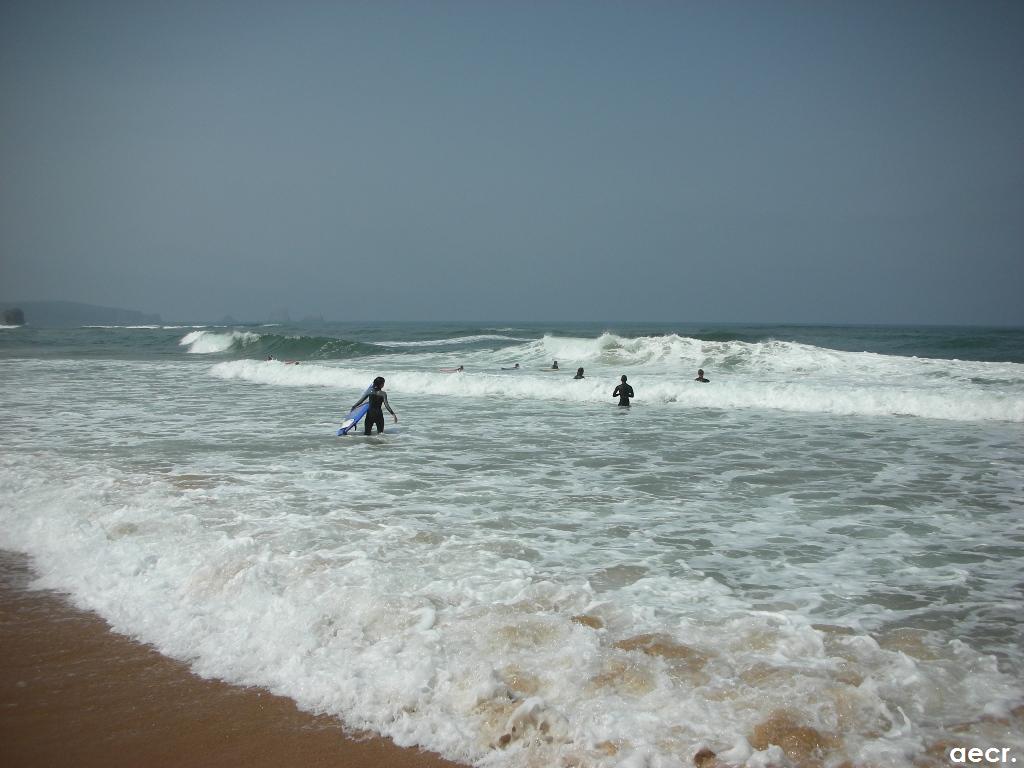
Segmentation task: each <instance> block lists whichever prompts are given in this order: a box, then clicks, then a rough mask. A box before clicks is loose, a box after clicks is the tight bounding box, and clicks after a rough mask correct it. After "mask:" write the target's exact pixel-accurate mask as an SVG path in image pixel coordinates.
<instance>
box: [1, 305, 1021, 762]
mask: <svg viewBox="0 0 1024 768" xmlns="http://www.w3.org/2000/svg"><path fill="white" fill-rule="evenodd" d="M632 330H633V331H634V332H635V333H636V334H637V335H629V334H627V333H622V334H621V335H620V334H618V333H603V332H602V331H603V329H600V328H598V329H585V328H584V329H581V328H580V327H576V326H572V327H569V326H567V327H564V328H561V329H559V328H553V329H552V328H544V329H538V328H536V327H532V326H525V325H524V326H515V325H500V324H494V325H492V326H479V327H477V326H474V327H462V326H455V327H452V326H420V325H417V326H399V325H393V326H389V327H386V328H381V329H373V330H367V329H359V328H329V329H324V328H316V329H301V328H298V329H281V328H238V329H220V328H207V329H202V328H200V329H195V328H168V329H164V328H147V329H142V328H140V329H77V330H73V331H50V332H47V331H40V330H34V331H32V333H33V334H35V337H36V338H35V340H33V338H32V337H31V336H29V335H26V336H25V337H24V338H21V339H14V338H11V337H8V338H5V337H4V336H0V354H3V355H4V357H5V358H6V359H4V361H3V363H2V365H0V387H2V392H3V402H2V404H3V409H4V417H5V419H4V420H5V442H4V449H3V452H2V453H0V513H2V515H3V522H4V525H3V526H2V528H3V531H2V533H0V545H2V546H5V547H8V548H13V549H18V550H20V551H24V552H27V553H29V554H31V555H32V556H33V558H34V562H35V565H36V567H37V569H38V571H39V573H40V574H41V583H43V584H45V585H47V586H54V587H58V588H61V589H64V590H67V591H69V592H70V593H71V594H72V596H73V597H74V599H75V600H76V601H77V602H79V603H80V604H81V605H83V606H86V607H89V608H91V609H93V610H96V611H98V612H99V613H100V614H101V615H103V616H104V617H105V618H107V619H108V620H109V621H111V622H112V624H113V625H114V626H115V628H116V629H118V630H119V631H122V632H125V633H127V634H130V635H132V636H135V637H139V638H141V639H143V640H145V641H147V642H151V643H153V644H155V645H156V646H157V647H158V648H160V649H161V650H162V651H163V652H164V653H167V654H169V655H171V656H174V657H177V658H182V659H186V660H188V661H189V662H190V663H191V664H192V665H193V667H194V668H195V669H196V670H197V671H199V672H200V673H202V674H207V675H213V676H218V677H221V678H224V679H227V680H230V681H233V682H240V683H254V684H260V685H264V686H267V687H269V688H271V689H272V690H274V691H275V692H279V693H283V694H285V695H288V696H291V697H292V698H294V699H295V700H296V701H298V702H299V703H300V705H302V706H304V707H306V708H308V709H311V710H315V711H325V712H329V713H332V714H336V715H338V716H340V717H342V718H344V719H345V720H346V722H348V723H349V724H351V725H353V726H356V727H369V728H372V729H375V730H377V731H379V732H382V733H385V734H388V735H391V736H393V737H395V738H396V739H397V740H398V741H399V742H400V743H419V744H422V745H424V746H427V747H429V748H431V749H434V750H437V751H440V752H442V753H443V754H445V755H447V756H449V757H452V758H455V759H460V760H463V761H466V762H476V763H479V764H485V765H509V766H519V765H531V764H537V765H555V764H558V762H559V761H561V760H570V759H572V760H576V761H577V763H578V764H580V765H595V766H598V765H601V766H603V765H651V766H662V765H665V766H667V765H678V764H688V763H689V762H691V761H692V756H693V755H694V754H695V753H696V751H697V750H698V749H700V748H701V747H708V748H710V749H712V750H714V751H716V752H718V753H719V754H720V755H724V756H725V757H726V759H728V760H730V761H731V763H732V764H736V765H743V764H748V765H757V764H764V763H765V761H768V762H771V760H773V759H776V760H777V759H779V758H778V747H769V746H768V744H767V743H764V744H762V743H760V741H759V735H758V734H761V735H763V734H764V733H765V732H766V729H767V731H770V730H771V728H773V727H777V726H778V724H779V723H783V724H784V725H786V726H787V727H789V728H790V730H791V731H799V729H800V728H813V729H814V732H816V733H818V734H819V736H820V739H819V746H818V747H816V749H817V751H816V752H815V753H814V755H804V756H803V757H802V758H801V757H800V755H794V754H791V755H790V759H792V760H795V761H796V762H798V763H799V762H800V761H801V760H803V761H804V762H805V763H806V764H810V763H808V762H807V761H808V760H812V759H814V760H824V761H825V764H828V765H831V764H837V763H838V762H840V761H841V760H844V759H845V760H850V761H852V762H853V763H854V764H855V765H872V766H884V765H890V766H903V765H907V764H909V763H911V762H912V761H913V760H915V759H918V760H924V759H926V756H927V754H928V753H927V750H928V749H929V747H930V746H931V745H934V744H936V743H938V742H940V741H942V740H947V741H948V740H951V739H953V740H959V741H961V742H963V743H964V744H968V745H974V744H980V745H984V746H989V745H990V744H989V741H991V740H992V739H997V740H998V743H996V744H995V746H1007V747H1011V748H1012V749H1013V750H1015V751H1016V754H1018V755H1020V756H1021V757H1022V758H1024V736H1022V734H1021V729H1020V721H1019V715H1018V719H1015V717H1014V716H1013V715H1012V714H1011V711H1012V710H1013V708H1014V707H1016V706H1019V705H1020V704H1021V702H1022V690H1021V684H1020V683H1021V672H1022V670H1024V654H1022V634H1024V633H1022V622H1021V616H1022V611H1021V608H1022V598H1024V590H1022V586H1024V579H1022V577H1021V576H1020V574H1021V572H1022V566H1024V523H1022V518H1021V515H1020V511H1021V508H1022V502H1024V472H1022V469H1024V440H1022V439H1021V438H1022V423H1024V364H1021V362H1020V358H1019V357H1015V355H1016V354H1017V353H1016V352H1013V351H1012V350H1013V349H1015V347H1014V345H1013V344H1012V343H1010V342H1008V341H1007V338H1006V333H1005V332H1002V331H1000V332H993V334H992V335H994V336H998V339H997V340H996V341H993V342H992V343H991V344H987V345H986V342H985V339H984V338H983V337H984V336H985V334H984V333H982V332H980V331H972V332H971V333H967V332H965V331H964V330H963V329H959V330H955V331H948V332H945V336H943V333H944V332H942V331H938V330H935V329H923V330H921V331H920V333H919V334H918V336H922V335H923V336H924V337H926V341H925V342H921V343H919V346H918V347H917V348H914V349H911V350H910V351H911V352H913V353H915V354H916V356H914V355H907V354H903V353H906V352H907V351H908V350H907V349H905V345H906V344H907V343H909V342H908V341H907V339H908V338H912V337H914V334H912V333H910V332H909V331H907V330H906V329H902V330H900V331H891V330H890V331H887V330H884V329H876V330H872V329H851V330H849V332H848V333H847V335H846V336H845V337H844V336H843V332H842V329H797V330H798V331H799V332H798V333H790V336H791V337H792V338H787V337H786V332H787V331H786V329H782V328H769V329H760V330H758V329H744V330H743V332H742V333H739V332H737V331H736V329H727V331H714V330H712V331H711V332H706V333H704V335H705V336H709V337H714V338H711V339H710V340H709V339H707V338H699V337H698V336H688V335H685V333H677V332H675V330H674V329H670V328H643V329H632ZM755 331H756V333H755ZM21 332H22V330H19V329H15V330H14V331H13V333H21ZM3 333H5V334H9V333H12V331H4V332H3ZM757 333H759V334H760V337H758V336H757ZM47 334H49V336H47ZM60 334H63V335H62V336H61V335H60ZM104 334H106V335H104ZM332 334H333V335H332ZM729 334H731V336H730V337H729V338H725V337H726V336H729ZM744 334H746V335H745V336H744ZM801 334H802V335H801ZM815 334H817V336H818V337H822V338H825V337H827V338H842V339H844V341H845V346H846V347H853V348H856V347H858V346H860V347H862V349H864V350H866V351H848V350H844V349H842V348H841V347H843V345H842V344H836V345H834V347H832V348H826V347H822V346H815V345H813V344H809V343H808V341H809V340H813V339H812V337H813V336H814V335H815ZM136 336H138V339H137V340H136ZM736 337H740V338H736ZM964 338H966V339H969V340H970V344H969V345H967V347H966V349H968V350H969V349H970V348H971V345H974V348H977V349H988V350H991V349H993V348H998V349H999V350H1002V351H1001V353H1000V355H999V356H1000V357H1001V358H1003V359H999V360H995V361H984V360H973V361H967V360H953V359H945V358H942V357H939V356H935V357H929V356H927V355H925V354H921V353H926V352H930V351H932V350H934V349H948V348H950V346H951V345H953V342H955V341H956V340H957V339H964ZM1016 338H1017V339H1018V340H1019V339H1020V334H1019V333H1018V336H1017V337H1016ZM979 339H980V341H979ZM865 344H866V346H865ZM33 345H35V346H33ZM901 345H903V346H901ZM896 347H899V349H896ZM33 348H38V349H39V350H41V351H40V352H39V353H38V354H32V349H33ZM69 349H71V350H77V352H75V353H74V354H72V353H70V352H67V351H66V350H69ZM957 349H958V350H960V351H963V349H964V348H963V347H961V348H957ZM61 350H64V351H61ZM83 350H85V351H83ZM112 350H114V351H112ZM268 350H269V351H268ZM299 351H302V352H304V353H305V356H303V357H302V359H301V362H300V364H299V365H286V364H285V363H283V362H279V361H276V360H275V361H269V362H268V361H266V360H263V359H262V358H264V357H266V355H267V354H274V355H275V356H281V357H285V356H286V357H293V356H294V357H296V358H298V357H299V355H298V354H297V352H299ZM896 351H899V352H901V354H889V353H891V352H896ZM254 358H255V359H254ZM553 359H558V360H559V363H560V368H561V370H560V371H559V372H551V371H547V370H543V369H544V368H545V367H547V366H550V364H551V360H553ZM513 362H519V363H520V365H521V366H522V369H521V370H519V371H502V370H500V369H501V368H502V367H507V366H511V365H512V363H513ZM458 364H463V365H465V367H466V371H465V372H464V373H462V374H444V373H441V372H440V371H439V369H440V368H442V367H449V366H453V365H458ZM579 366H584V367H585V369H586V378H585V379H583V380H582V381H574V380H572V373H573V371H575V369H576V368H577V367H579ZM698 366H700V367H703V368H704V369H705V370H706V371H707V374H708V376H709V377H710V378H711V379H712V381H711V383H710V384H707V385H702V384H698V383H695V382H693V381H692V378H693V375H694V373H695V371H696V368H697V367H698ZM622 373H627V374H628V375H629V381H630V383H631V384H632V385H633V386H634V388H635V390H636V393H637V397H636V399H635V401H634V402H635V404H634V406H633V407H632V408H631V409H624V408H618V407H616V406H615V405H614V403H615V400H614V399H612V397H611V389H612V387H613V386H614V385H615V383H616V381H617V379H618V377H619V375H620V374H622ZM378 374H381V375H385V376H386V377H387V378H388V383H387V391H388V392H389V393H390V397H391V402H392V405H393V407H394V408H395V410H396V411H397V412H398V414H399V418H400V422H399V424H398V425H392V423H391V419H390V417H389V418H388V419H387V429H386V433H385V435H384V436H380V437H378V436H372V437H369V438H367V437H363V436H361V435H354V434H353V435H350V436H348V437H345V438H338V437H335V436H334V430H335V429H336V427H337V424H338V423H339V422H340V421H341V419H342V418H343V417H344V415H345V412H346V410H347V406H348V405H351V404H352V403H353V402H355V401H356V399H358V397H359V395H360V394H361V392H362V390H363V388H365V386H366V385H367V384H368V383H369V381H370V379H372V378H373V376H374V375H378ZM766 724H767V725H766ZM986 740H988V741H986ZM773 750H775V751H773Z"/></svg>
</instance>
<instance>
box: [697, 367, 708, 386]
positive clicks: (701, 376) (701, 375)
mask: <svg viewBox="0 0 1024 768" xmlns="http://www.w3.org/2000/svg"><path fill="white" fill-rule="evenodd" d="M694 381H702V382H704V383H705V384H707V383H708V382H709V381H711V379H705V378H704V369H703V368H700V369H699V370H698V371H697V378H696V379H694Z"/></svg>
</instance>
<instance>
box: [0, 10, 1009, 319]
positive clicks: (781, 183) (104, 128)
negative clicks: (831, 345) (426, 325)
mask: <svg viewBox="0 0 1024 768" xmlns="http://www.w3.org/2000/svg"><path fill="white" fill-rule="evenodd" d="M0 299H8V300H11V299H17V300H45V299H66V300H75V301H84V302H90V303H97V304H107V305H114V306H122V307H128V308H133V309H140V310H144V311H149V312H159V313H161V314H162V315H163V316H164V318H165V319H215V318H219V317H221V316H222V315H224V314H227V313H230V314H232V315H234V316H235V317H237V318H251V319H264V318H266V317H267V316H268V315H269V314H270V312H271V311H273V310H275V309H278V310H279V309H282V308H288V309H289V310H290V312H291V315H292V316H293V317H294V318H298V317H301V316H303V315H306V314H323V315H324V316H325V317H326V318H328V319H373V318H387V319H399V320H401V319H497V318H503V319H581V320H584V319H589V320H629V319H636V320H679V321H687V320H691V321H743V322H751V321H766V322H774V321H795V322H879V323H887V322H893V323H944V322H945V323H999V324H1006V323H1009V324H1024V3H1021V2H1016V1H1014V2H987V1H985V0H978V1H969V0H962V1H960V2H942V1H941V0H927V1H926V2H891V1H889V0H886V2H868V1H865V0H849V2H828V0H808V1H807V2H781V1H780V2H765V1H763V0H757V1H756V2H730V1H718V0H716V1H715V2H711V1H709V2H603V1H601V0H594V1H593V2H557V1H554V2H552V1H545V2H525V1H523V0H515V1H512V0H509V1H508V2H425V1H417V2H408V3H397V2H395V3H393V2H365V3H364V2H340V1H339V2H284V0H281V1H280V2H260V1H258V0H250V1H249V2H215V1H214V2H210V1H206V0H204V1H201V2H185V1H178V2H149V1H148V0H128V1H127V2H89V1H88V0H76V1H75V2H57V1H47V0H27V1H20V0H13V1H12V0H3V1H2V2H0Z"/></svg>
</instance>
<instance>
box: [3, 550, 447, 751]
mask: <svg viewBox="0 0 1024 768" xmlns="http://www.w3.org/2000/svg"><path fill="white" fill-rule="evenodd" d="M30 578H31V575H30V572H29V570H28V564H27V561H26V559H25V558H24V557H21V556H19V555H15V554H12V553H9V552H0V654H2V662H0V744H2V745H3V746H2V749H0V754H2V756H3V764H4V765H5V766H6V767H7V768H20V767H21V766H43V765H45V766H54V767H55V768H61V767H62V766H69V767H70V766H75V767H76V768H91V767H93V766H95V767H96V768H99V767H100V766H103V767H104V768H116V767H117V766H126V767H127V766H132V768H135V767H136V766H141V765H147V766H176V767H177V768H193V767H194V768H199V767H200V766H204V767H205V766H210V768H213V767H214V766H218V767H219V768H228V767H230V766H247V767H249V768H261V767H264V766H265V767H266V768H270V767H271V766H274V767H275V768H277V767H278V766H290V765H295V766H300V765H301V766H318V767H323V768H333V767H335V766H345V767H346V768H356V766H359V767H360V768H362V767H365V768H377V767H379V768H459V766H457V765H456V764H455V763H451V762H448V761H446V760H443V759H441V758H440V757H438V756H437V755H434V754H432V753H426V752H420V751H417V750H414V749H403V748H401V747H398V746H396V745H395V744H393V743H392V742H390V741H388V740H386V739H381V738H360V737H359V735H358V734H351V733H348V732H346V731H345V730H344V729H343V728H342V727H341V725H340V723H338V721H337V720H335V719H333V718H329V717H318V716H314V715H309V714H306V713H304V712H300V711H299V710H298V709H297V708H296V707H295V704H294V703H293V702H292V701H291V700H290V699H286V698H282V697H280V696H274V695H272V694H270V693H268V692H266V691H261V690H259V689H255V688H238V687H235V686H232V685H228V684H226V683H223V682H220V681H216V680H203V679H202V678H199V677H196V676H195V675H193V674H192V673H191V672H189V670H188V668H187V667H186V666H185V665H184V664H181V663H179V662H176V661H172V660H171V659H168V658H165V657H163V656H161V655H160V654H159V653H157V652H156V651H154V650H152V649H151V648H148V647H146V646H143V645H140V644H138V643H136V642H133V641H132V640H129V639H127V638H125V637H122V636H120V635H116V634H114V633H112V632H110V631H109V629H108V627H107V625H106V623H105V622H104V621H103V620H101V619H100V618H99V617H97V616H95V615H93V614H91V613H88V612H85V611H80V610H78V609H76V608H74V607H72V606H71V605H69V604H68V603H67V602H66V601H65V600H64V598H63V597H61V596H60V595H58V594H56V593H53V592H42V591H30V590H27V589H26V588H25V587H26V585H27V583H28V582H29V580H30Z"/></svg>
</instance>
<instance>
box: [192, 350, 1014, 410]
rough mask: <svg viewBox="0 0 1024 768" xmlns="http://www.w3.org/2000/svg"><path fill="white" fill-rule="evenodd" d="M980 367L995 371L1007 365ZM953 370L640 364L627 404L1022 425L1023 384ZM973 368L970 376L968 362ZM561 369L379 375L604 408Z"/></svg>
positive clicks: (596, 387)
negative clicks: (725, 369)
mask: <svg viewBox="0 0 1024 768" xmlns="http://www.w3.org/2000/svg"><path fill="white" fill-rule="evenodd" d="M875 357H880V356H875ZM929 362H932V361H929ZM398 364H405V365H407V364H408V361H399V362H398ZM880 365H887V366H892V365H895V364H894V363H892V362H891V360H883V361H881V363H880ZM909 365H910V366H917V367H921V366H922V365H923V364H922V363H920V362H911V363H910V364H909ZM988 365H989V366H993V367H999V366H1002V367H1004V368H1005V367H1007V366H1011V365H1012V364H1008V363H1007V364H992V363H990V364H988ZM954 366H955V364H954V363H945V364H944V365H943V366H937V367H938V368H942V369H943V370H945V371H946V372H947V373H946V377H947V378H948V383H947V384H945V385H936V384H935V383H934V382H932V381H930V380H928V379H921V378H915V373H914V372H909V373H906V374H904V376H903V379H904V382H905V383H903V384H902V386H901V385H900V383H899V382H898V381H897V380H895V372H892V371H891V372H890V373H889V374H888V375H885V376H882V375H881V374H879V373H878V371H877V368H878V367H879V366H876V370H873V371H869V373H868V375H864V374H858V375H857V376H856V377H852V376H851V377H842V376H829V377H821V376H820V375H819V376H817V377H810V376H800V377H795V378H778V377H774V378H769V377H764V376H760V377H759V376H751V375H749V374H744V373H735V374H733V375H731V376H722V377H716V380H715V381H714V382H712V384H708V385H702V384H698V383H695V382H693V381H690V379H689V377H686V378H684V379H682V380H680V379H679V378H677V377H675V376H669V375H665V374H660V373H657V372H652V371H650V370H649V369H646V368H645V369H641V372H640V373H639V374H637V375H633V376H630V377H629V382H630V384H631V385H632V386H633V387H634V390H635V391H636V392H637V397H636V400H635V401H634V402H635V403H636V404H638V405H639V404H652V405H659V406H666V405H667V406H672V407H687V408H720V409H735V408H753V409H771V410H781V411H791V412H806V413H832V414H842V415H861V416H893V415H895V416H917V417H923V418H933V419H951V420H956V421H1010V422H1024V394H1022V393H1024V387H1017V388H1007V389H992V388H986V387H982V386H978V385H974V384H971V383H970V382H969V381H964V380H963V379H964V375H963V374H960V375H958V374H957V373H956V371H955V368H954ZM1016 367H1017V368H1024V366H1016ZM973 370H974V371H977V367H976V365H975V366H974V367H973ZM762 371H763V369H762ZM211 373H212V374H213V375H214V376H216V377H219V378H223V379H242V380H246V381H253V382H258V383H261V384H272V385H280V386H326V387H334V388H338V389H353V388H357V387H359V386H360V383H362V382H366V381H368V380H371V379H372V378H373V377H374V376H375V375H377V371H376V370H375V369H373V368H370V367H364V366H363V365H361V366H360V367H354V366H353V367H348V366H346V367H344V368H343V367H340V366H328V365H322V364H307V365H302V366H285V365H280V364H278V365H273V364H270V365H268V364H267V363H265V362H260V361H253V360H235V361H230V362H223V363H219V364H217V365H216V366H214V367H213V368H212V369H211ZM569 373H571V371H567V372H565V373H562V372H558V373H554V372H538V371H527V370H523V369H521V370H519V371H509V372H502V371H495V370H493V369H492V370H490V371H480V372H475V371H472V370H470V371H467V372H464V373H461V374H456V375H451V374H443V373H437V372H433V371H429V372H428V371H415V370H407V369H401V368H398V369H396V370H394V371H393V372H389V373H388V375H387V379H388V382H389V383H388V388H389V390H390V391H392V392H405V393H413V394H420V395H437V396H444V397H475V398H481V397H486V398H502V399H513V400H521V399H544V400H550V401H557V402H567V403H573V402H575V403H607V402H609V399H610V395H611V389H612V387H613V385H614V384H615V383H617V382H616V379H617V376H616V375H615V374H614V373H611V372H608V371H605V372H604V373H603V375H602V374H601V373H600V372H598V371H595V370H594V369H591V373H590V374H589V375H588V376H587V377H586V378H584V379H583V380H572V379H571V378H570V376H569ZM1013 373H1014V374H1016V373H1017V372H1016V371H1014V372H1013ZM1002 375H1010V374H1005V373H1004V374H1002ZM916 376H918V377H919V376H920V374H916Z"/></svg>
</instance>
